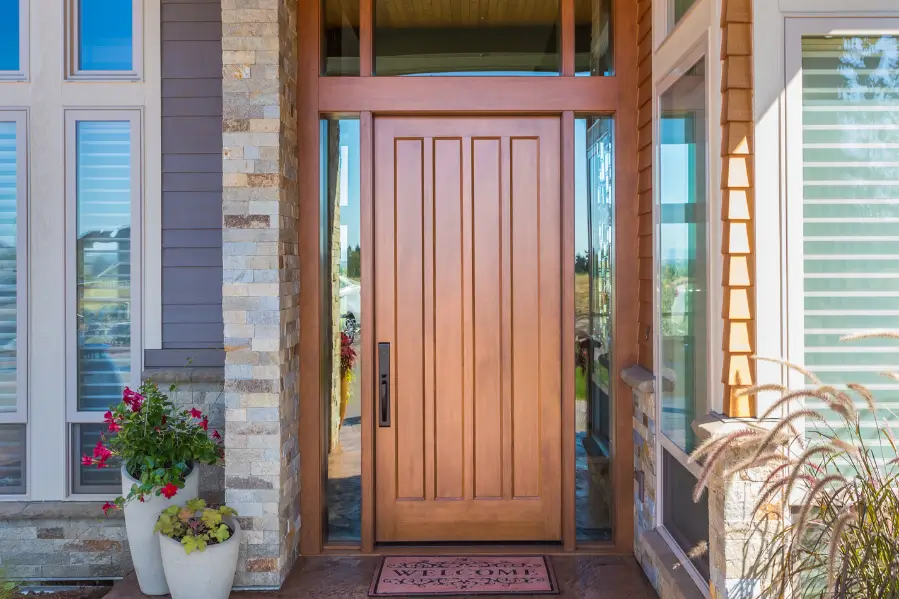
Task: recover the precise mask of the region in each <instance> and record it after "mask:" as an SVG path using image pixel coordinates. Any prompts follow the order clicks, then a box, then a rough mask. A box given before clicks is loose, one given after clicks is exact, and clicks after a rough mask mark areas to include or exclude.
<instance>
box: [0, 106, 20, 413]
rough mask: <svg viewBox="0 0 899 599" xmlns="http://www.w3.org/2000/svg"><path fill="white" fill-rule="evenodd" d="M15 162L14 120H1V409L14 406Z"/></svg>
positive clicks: (3, 410)
mask: <svg viewBox="0 0 899 599" xmlns="http://www.w3.org/2000/svg"><path fill="white" fill-rule="evenodd" d="M17 162H18V148H17V140H16V123H15V122H0V412H14V411H15V410H16V408H17V395H16V392H17V381H16V371H17V369H16V366H17V359H18V352H17V351H16V338H17V333H18V323H17V314H16V296H17V290H18V287H17V285H18V264H17V260H16V258H17V251H16V244H17V239H18V235H17V222H16V217H17V204H18V189H17V187H18V180H19V174H20V173H19V165H18V164H17Z"/></svg>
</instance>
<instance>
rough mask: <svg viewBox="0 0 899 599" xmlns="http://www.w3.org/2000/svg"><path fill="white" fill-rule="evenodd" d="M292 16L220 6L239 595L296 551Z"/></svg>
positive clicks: (274, 0)
mask: <svg viewBox="0 0 899 599" xmlns="http://www.w3.org/2000/svg"><path fill="white" fill-rule="evenodd" d="M296 14H297V2H296V1H295V0H233V1H231V0H229V2H227V3H223V6H222V23H223V25H222V28H223V38H222V58H223V62H224V68H223V71H222V72H223V83H222V89H223V100H224V123H225V133H224V151H223V159H224V162H223V172H224V175H223V182H224V194H223V212H224V226H223V232H222V240H223V255H224V274H223V280H224V283H223V286H222V294H223V300H222V302H223V304H222V307H223V315H224V322H225V355H226V359H225V391H226V393H225V401H226V405H227V409H226V426H225V430H226V435H225V446H226V449H225V464H226V465H225V487H226V488H225V499H226V501H227V503H228V505H230V506H232V507H234V508H235V509H236V510H237V511H238V513H240V514H241V517H242V518H243V520H242V525H243V527H244V530H245V536H246V538H247V544H246V545H245V546H243V547H242V548H241V558H240V562H239V565H238V574H237V578H236V580H235V583H236V584H237V585H239V586H263V587H264V586H269V587H276V586H279V585H280V584H281V583H282V582H283V581H284V579H285V577H286V576H287V573H288V572H289V570H290V568H291V566H292V565H293V563H294V561H295V560H296V556H297V546H298V542H299V526H300V516H299V491H300V489H299V444H298V432H299V431H298V417H299V396H298V379H297V372H298V370H299V363H298V356H299V343H300V335H299V332H300V331H299V322H298V319H299V309H298V300H299V256H298V239H297V228H298V226H297V214H298V206H299V205H298V202H299V193H298V169H299V167H300V166H301V165H299V164H298V158H297V150H296V148H297V143H298V138H297V113H296V109H297V98H296V95H295V94H296V72H297V67H298V64H297V21H296ZM317 158H318V157H317V156H311V157H304V159H305V160H308V161H315V162H316V163H317ZM302 166H304V167H306V168H317V164H316V166H314V167H310V166H308V165H305V164H304V165H302ZM306 342H310V340H308V339H307V340H306Z"/></svg>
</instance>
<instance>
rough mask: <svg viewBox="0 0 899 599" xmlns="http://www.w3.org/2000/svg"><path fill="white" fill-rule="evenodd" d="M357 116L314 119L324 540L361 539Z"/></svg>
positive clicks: (360, 306) (341, 541)
mask: <svg viewBox="0 0 899 599" xmlns="http://www.w3.org/2000/svg"><path fill="white" fill-rule="evenodd" d="M359 124H360V123H359V121H358V120H356V119H327V120H323V121H322V122H321V127H322V130H321V140H322V155H321V164H322V165H323V167H324V169H325V171H324V172H323V173H322V218H323V221H324V223H325V231H326V242H325V243H327V244H328V245H327V248H328V251H327V252H325V255H326V260H327V263H326V264H325V265H324V267H325V268H324V269H323V272H325V273H327V275H326V276H327V283H326V284H325V285H324V289H325V290H326V294H327V297H326V298H325V301H324V302H323V304H324V306H325V310H326V314H325V315H324V316H325V318H324V322H325V323H326V327H325V329H326V335H325V338H326V340H327V341H326V348H325V351H324V355H325V356H326V360H327V361H328V362H329V363H330V372H331V376H330V387H329V388H330V391H329V393H327V395H326V397H325V398H324V400H323V401H325V402H326V406H325V413H326V414H328V419H327V422H328V423H329V426H328V450H329V453H328V479H327V490H326V491H327V502H328V521H327V531H326V532H327V534H326V539H327V541H328V542H330V543H358V542H359V541H360V540H361V538H362V512H361V507H362V422H361V416H362V411H361V399H362V387H361V382H362V336H363V335H364V334H365V330H364V329H363V325H365V321H363V319H362V262H361V257H362V251H361V248H362V238H361V233H362V226H361V225H362V223H361V216H362V213H361V198H360V193H361V173H360V169H361V156H360V151H361V132H360V129H359Z"/></svg>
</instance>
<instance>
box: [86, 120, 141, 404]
mask: <svg viewBox="0 0 899 599" xmlns="http://www.w3.org/2000/svg"><path fill="white" fill-rule="evenodd" d="M75 148H76V156H75V160H76V166H75V168H76V183H75V185H76V191H75V193H76V196H75V202H76V204H75V212H76V223H77V224H76V247H75V254H76V266H75V268H76V273H75V275H76V281H77V283H76V284H77V287H76V306H75V309H76V314H75V317H76V322H77V327H78V329H77V352H78V357H77V360H78V363H77V377H78V409H79V411H82V410H83V411H100V410H106V409H107V408H108V407H109V406H110V405H111V404H113V403H116V402H117V401H118V400H119V399H120V398H121V393H122V388H123V387H124V386H125V385H126V384H128V382H129V380H130V378H131V349H132V348H131V323H132V312H131V306H132V303H131V260H132V255H131V224H132V223H131V210H132V201H134V198H133V197H132V188H133V182H132V177H133V176H134V173H132V172H131V163H132V160H131V152H132V139H131V122H130V121H78V122H77V123H76V124H75Z"/></svg>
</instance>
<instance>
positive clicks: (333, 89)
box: [281, 0, 652, 555]
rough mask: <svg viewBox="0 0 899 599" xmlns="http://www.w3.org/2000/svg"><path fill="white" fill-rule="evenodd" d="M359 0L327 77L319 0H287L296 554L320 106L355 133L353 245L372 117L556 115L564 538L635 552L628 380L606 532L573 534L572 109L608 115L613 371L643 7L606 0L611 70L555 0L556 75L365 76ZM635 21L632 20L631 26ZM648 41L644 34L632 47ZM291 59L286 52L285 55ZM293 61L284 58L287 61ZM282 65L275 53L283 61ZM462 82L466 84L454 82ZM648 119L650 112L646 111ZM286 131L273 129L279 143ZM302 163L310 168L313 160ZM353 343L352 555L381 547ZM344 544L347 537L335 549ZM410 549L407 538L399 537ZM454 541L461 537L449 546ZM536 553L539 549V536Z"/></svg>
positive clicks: (566, 2)
mask: <svg viewBox="0 0 899 599" xmlns="http://www.w3.org/2000/svg"><path fill="white" fill-rule="evenodd" d="M375 1H376V0H360V15H361V23H360V31H359V33H360V53H361V55H360V73H361V76H359V77H325V76H321V75H320V71H321V56H320V51H321V47H322V46H321V40H320V34H321V0H297V2H298V13H297V22H296V27H297V31H296V33H297V54H296V56H295V57H294V59H295V62H294V63H293V64H295V65H296V98H297V115H296V118H297V121H296V130H295V134H296V140H297V153H298V156H299V162H300V165H301V167H300V169H299V172H298V173H297V176H298V184H299V185H298V186H299V198H298V215H297V216H298V219H299V223H300V224H299V227H298V231H297V238H296V243H297V245H298V251H299V257H300V264H301V267H300V295H299V303H298V306H297V309H298V317H299V322H300V339H301V343H300V346H299V347H298V349H297V354H296V355H295V356H294V355H293V354H291V358H292V359H291V361H290V367H291V368H294V369H297V368H298V370H299V396H300V405H299V426H300V489H298V490H297V492H299V493H300V513H301V529H300V552H301V553H302V554H303V555H317V554H321V553H323V552H325V551H327V550H328V549H329V548H328V547H326V544H325V539H324V523H325V522H326V521H327V514H326V503H325V483H326V477H327V447H326V445H327V442H326V439H327V433H326V430H325V426H324V417H323V411H324V402H323V401H322V397H323V393H324V392H325V390H326V389H328V384H329V380H330V373H326V372H325V370H324V365H325V360H324V357H325V356H324V355H323V354H324V352H323V351H322V347H323V344H321V343H318V342H317V340H320V339H322V338H323V335H325V334H326V332H325V331H324V327H323V318H322V316H323V309H324V305H323V301H322V300H323V297H324V295H323V294H324V288H323V285H324V280H323V277H322V275H323V272H324V268H325V264H326V261H325V259H324V255H323V253H324V248H323V245H322V239H323V238H324V236H325V235H326V232H325V231H324V223H323V222H322V219H321V208H320V206H321V196H320V194H321V188H320V174H321V169H320V168H319V167H320V165H319V160H320V157H319V148H320V145H319V142H320V140H319V131H320V128H319V119H320V118H321V116H322V115H328V116H340V115H346V114H348V113H349V114H358V115H359V118H360V125H361V126H360V131H361V171H360V172H361V194H360V196H361V224H362V239H361V241H362V247H363V248H371V247H372V244H373V218H372V217H373V197H374V187H373V184H374V169H373V155H374V127H373V125H374V122H373V115H374V114H377V115H379V116H380V115H385V116H386V115H413V114H427V115H433V116H437V115H447V116H449V115H473V114H480V115H485V114H495V115H541V114H542V115H546V114H553V115H560V116H561V126H562V130H561V140H562V148H561V157H562V165H561V179H562V189H561V201H562V277H563V280H562V323H563V325H562V447H563V454H562V464H561V465H560V467H561V468H562V539H563V541H562V545H561V548H560V549H561V550H563V551H566V552H574V551H584V552H589V553H615V554H628V553H631V552H632V551H633V542H634V539H633V518H634V513H633V501H634V500H633V484H632V462H633V457H632V455H633V441H632V435H631V429H632V424H631V398H630V395H631V394H630V388H629V387H628V386H627V384H626V383H624V382H623V381H622V380H620V379H618V385H617V387H616V394H615V409H614V414H615V439H616V445H615V451H614V453H613V462H612V463H613V468H612V471H613V485H614V507H613V510H614V537H613V538H614V542H613V543H612V544H608V543H605V544H592V543H591V544H579V543H576V530H575V513H574V505H575V455H574V447H575V430H574V429H575V406H574V402H575V400H574V383H575V381H574V371H575V367H574V253H575V251H574V236H575V235H574V232H575V226H574V208H575V197H574V194H575V173H574V163H575V156H574V142H575V140H574V120H575V115H576V114H590V115H599V114H607V115H612V116H614V118H615V157H616V158H615V194H616V196H615V202H616V203H615V247H614V255H615V264H616V268H615V271H614V272H615V275H614V276H615V281H614V289H615V297H614V306H613V310H614V324H613V347H614V348H615V352H614V354H613V363H612V372H613V373H618V372H620V371H621V370H622V369H623V368H624V367H626V366H629V365H631V364H635V363H636V362H637V356H638V330H637V329H638V324H637V323H638V317H639V314H638V286H639V277H638V275H637V273H639V272H640V268H639V267H640V265H639V261H638V259H637V255H638V247H637V240H638V212H639V206H638V202H637V191H638V176H637V159H638V155H637V154H638V152H637V148H638V145H637V128H638V122H639V121H640V120H641V118H642V116H641V117H640V118H638V109H637V107H638V99H639V98H638V93H637V84H638V82H639V80H640V76H638V72H637V63H638V40H639V39H640V37H643V38H648V37H649V36H647V35H646V33H647V32H648V31H649V27H650V24H651V20H652V11H651V10H645V11H644V12H643V14H638V10H637V3H636V1H635V0H613V10H612V15H613V36H612V38H613V45H614V52H615V72H616V75H615V76H613V77H575V76H574V58H575V57H574V39H573V38H574V2H575V0H560V4H561V17H562V27H561V30H562V31H561V52H562V75H561V76H560V77H526V76H521V77H514V76H513V77H373V76H371V73H372V63H373V60H372V48H373V46H372V33H373V23H372V14H373V3H374V2H375ZM638 22H639V27H638ZM644 45H645V46H646V47H647V48H649V47H651V43H647V42H646V40H645V39H644V40H643V43H642V44H641V45H640V47H643V46H644ZM288 60H289V59H288ZM290 66H293V65H290ZM282 68H283V65H282ZM460 89H464V90H465V93H459V90H460ZM646 116H648V117H651V114H650V113H648V112H647V115H646ZM293 133H294V132H292V131H290V130H289V129H288V130H286V131H284V130H282V132H281V135H283V136H287V137H288V141H290V137H291V136H292V134H293ZM313 161H314V164H315V166H314V167H313V166H312V165H313ZM371 258H372V256H371V251H367V252H366V251H363V252H362V288H363V289H371V288H372V287H371V284H372V282H373V281H374V264H373V261H372V259H371ZM362 301H363V307H362V313H363V314H373V313H374V298H373V296H372V294H371V293H364V292H363V294H362ZM370 341H371V340H369V342H366V344H365V345H364V347H363V349H362V380H361V389H363V390H366V395H367V397H363V400H362V423H363V427H362V542H361V545H360V546H359V547H358V548H356V550H357V551H359V552H361V553H367V554H371V553H376V552H380V551H383V549H380V548H376V546H375V544H374V525H375V522H374V500H375V498H374V460H373V457H374V456H373V449H374V429H373V416H374V415H373V405H372V397H373V395H371V394H372V393H373V390H374V384H373V371H372V367H373V366H374V348H373V345H372V343H370ZM341 549H343V550H346V548H343V547H342V548H341ZM410 550H411V548H410ZM454 550H455V551H457V552H458V551H459V548H455V549H454ZM542 551H544V552H545V551H546V548H545V547H543V548H542Z"/></svg>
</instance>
